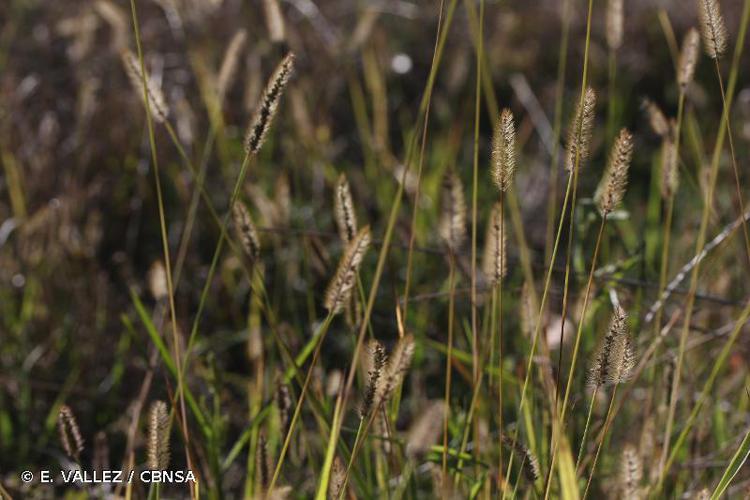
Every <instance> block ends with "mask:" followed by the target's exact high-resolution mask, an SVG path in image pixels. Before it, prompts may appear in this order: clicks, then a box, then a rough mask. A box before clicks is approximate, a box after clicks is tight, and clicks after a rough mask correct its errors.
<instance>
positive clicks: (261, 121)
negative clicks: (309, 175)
mask: <svg viewBox="0 0 750 500" xmlns="http://www.w3.org/2000/svg"><path fill="white" fill-rule="evenodd" d="M293 70H294V54H292V53H291V52H290V53H288V54H287V55H286V56H285V57H284V59H282V60H281V62H280V63H279V65H278V66H277V67H276V69H275V70H274V72H273V74H272V75H271V78H270V79H269V80H268V83H267V84H266V88H265V89H264V90H263V95H262V96H261V98H260V104H259V105H258V108H257V109H256V110H255V114H254V115H253V119H252V121H251V122H250V126H249V127H248V129H247V134H246V135H245V151H246V152H247V154H252V155H254V154H257V153H258V151H260V148H261V146H263V142H264V141H265V138H266V134H268V130H269V129H270V128H271V122H273V117H274V116H275V115H276V110H277V109H278V107H279V100H280V99H281V94H282V93H283V92H284V88H285V87H286V84H287V82H288V81H289V77H290V76H291V75H292V71H293Z"/></svg>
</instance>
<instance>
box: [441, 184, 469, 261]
mask: <svg viewBox="0 0 750 500" xmlns="http://www.w3.org/2000/svg"><path fill="white" fill-rule="evenodd" d="M441 188H442V189H441V195H440V222H439V224H438V232H439V233H440V237H441V238H442V240H443V242H444V243H445V244H446V245H447V246H448V248H449V249H450V250H451V251H453V252H457V251H458V250H459V249H460V248H461V245H462V244H463V242H464V239H465V238H466V199H465V198H464V188H463V184H462V183H461V179H460V178H459V177H458V175H456V173H455V172H454V171H453V170H452V169H449V170H447V171H446V172H445V174H444V175H443V182H442V185H441Z"/></svg>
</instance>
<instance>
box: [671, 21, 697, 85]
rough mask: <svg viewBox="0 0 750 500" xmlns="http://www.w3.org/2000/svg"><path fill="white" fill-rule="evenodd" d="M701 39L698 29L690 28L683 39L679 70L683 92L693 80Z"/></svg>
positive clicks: (679, 79)
mask: <svg viewBox="0 0 750 500" xmlns="http://www.w3.org/2000/svg"><path fill="white" fill-rule="evenodd" d="M700 44H701V39H700V35H698V30H696V29H695V28H690V29H689V30H688V32H687V33H686V34H685V38H683V39H682V50H681V51H680V60H679V66H678V71H677V83H678V84H679V85H680V89H681V90H682V92H685V89H686V88H687V86H688V85H690V82H692V81H693V75H694V74H695V65H696V64H697V63H698V50H699V48H700Z"/></svg>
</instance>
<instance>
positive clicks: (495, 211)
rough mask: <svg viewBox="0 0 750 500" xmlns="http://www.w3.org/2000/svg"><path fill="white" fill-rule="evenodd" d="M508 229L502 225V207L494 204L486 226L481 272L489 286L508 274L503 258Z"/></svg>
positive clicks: (504, 258) (506, 264)
mask: <svg viewBox="0 0 750 500" xmlns="http://www.w3.org/2000/svg"><path fill="white" fill-rule="evenodd" d="M507 234H508V227H507V226H505V225H504V224H503V220H502V207H501V206H500V203H499V202H498V203H496V204H495V206H494V207H492V213H491V214H490V220H489V223H488V224H487V237H486V238H485V245H484V257H483V261H482V270H483V271H484V275H485V277H486V278H487V281H489V283H490V284H492V285H496V284H497V283H499V282H500V280H501V279H502V278H505V275H506V274H507V272H508V263H507V261H506V260H507V259H506V257H505V246H506V240H507Z"/></svg>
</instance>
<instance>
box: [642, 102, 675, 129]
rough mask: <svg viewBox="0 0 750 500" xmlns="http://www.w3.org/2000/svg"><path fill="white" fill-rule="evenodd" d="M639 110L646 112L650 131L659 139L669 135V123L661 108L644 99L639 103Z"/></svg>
mask: <svg viewBox="0 0 750 500" xmlns="http://www.w3.org/2000/svg"><path fill="white" fill-rule="evenodd" d="M641 109H643V110H644V111H645V112H646V116H647V117H648V122H649V124H650V125H651V130H653V131H654V133H655V134H656V135H658V136H659V137H665V136H666V135H668V134H669V133H670V128H669V122H668V121H667V117H666V116H664V113H663V112H662V110H661V108H659V106H657V105H656V103H655V102H654V101H652V100H651V99H644V100H643V102H642V103H641Z"/></svg>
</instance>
